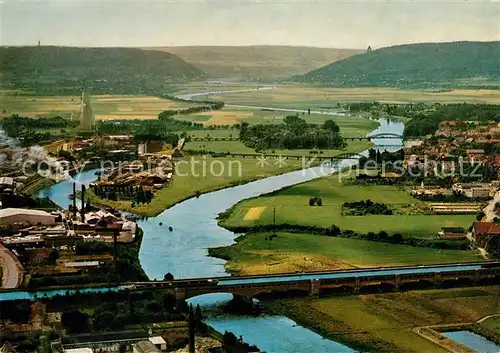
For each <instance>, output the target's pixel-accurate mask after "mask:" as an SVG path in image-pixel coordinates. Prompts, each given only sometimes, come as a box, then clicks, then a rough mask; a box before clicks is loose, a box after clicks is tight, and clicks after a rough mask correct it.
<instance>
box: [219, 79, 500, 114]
mask: <svg viewBox="0 0 500 353" xmlns="http://www.w3.org/2000/svg"><path fill="white" fill-rule="evenodd" d="M210 98H212V99H215V100H222V101H224V102H225V103H226V104H241V105H256V106H268V107H275V108H283V107H286V108H302V109H307V108H314V109H326V108H330V109H335V108H336V107H337V103H343V102H373V101H378V102H383V103H395V104H398V103H409V102H440V103H463V102H469V103H490V104H496V103H497V102H498V100H499V99H500V91H499V90H474V89H470V90H466V89H457V90H450V91H440V92H437V91H436V92H435V91H432V90H403V89H397V88H382V87H366V88H325V87H315V86H304V85H281V86H278V87H277V89H275V90H261V91H256V92H240V93H226V94H222V95H213V96H210Z"/></svg>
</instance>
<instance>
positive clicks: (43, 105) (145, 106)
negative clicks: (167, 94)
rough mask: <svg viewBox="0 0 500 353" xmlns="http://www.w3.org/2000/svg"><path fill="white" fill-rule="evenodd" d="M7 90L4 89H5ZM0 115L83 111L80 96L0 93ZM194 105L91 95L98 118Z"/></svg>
mask: <svg viewBox="0 0 500 353" xmlns="http://www.w3.org/2000/svg"><path fill="white" fill-rule="evenodd" d="M4 93H5V92H4ZM0 102H1V108H2V111H1V112H0V117H7V116H10V115H12V114H18V115H20V116H27V117H31V116H62V117H71V116H72V114H78V113H79V111H80V97H79V96H47V97H42V96H25V95H12V94H10V95H6V94H4V95H0ZM190 106H193V104H191V103H184V102H178V101H173V100H168V99H163V98H158V97H152V96H139V95H137V96H134V95H96V96H92V109H93V111H94V114H95V115H96V119H103V120H104V119H157V118H158V113H160V112H162V111H164V110H167V109H180V108H188V107H190Z"/></svg>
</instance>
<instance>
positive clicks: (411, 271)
mask: <svg viewBox="0 0 500 353" xmlns="http://www.w3.org/2000/svg"><path fill="white" fill-rule="evenodd" d="M444 282H447V283H448V282H449V283H450V285H451V286H463V285H473V284H480V283H497V282H500V262H498V261H496V262H495V261H490V262H476V263H458V264H441V265H430V266H405V267H384V268H366V269H356V270H341V271H329V272H307V273H295V274H279V275H264V276H241V277H218V278H192V279H183V280H173V281H153V282H137V283H134V284H131V285H127V286H123V287H122V289H127V290H145V289H148V290H154V289H169V290H171V291H172V293H173V294H175V297H176V299H177V301H179V302H180V301H184V300H186V299H188V298H191V297H195V296H198V295H203V294H209V293H232V294H233V295H235V296H236V297H240V298H241V299H243V300H244V301H245V302H251V301H252V298H255V297H259V296H261V295H264V294H269V293H284V292H289V293H298V294H299V293H303V294H306V293H308V294H309V295H319V294H321V293H322V292H324V291H328V290H331V289H338V288H342V287H343V288H345V289H347V290H351V291H352V292H354V293H356V292H359V291H360V290H361V289H362V288H363V287H366V286H390V287H391V288H392V289H401V287H402V286H405V285H408V284H412V283H430V284H434V285H437V284H442V283H444Z"/></svg>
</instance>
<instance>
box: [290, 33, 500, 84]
mask: <svg viewBox="0 0 500 353" xmlns="http://www.w3.org/2000/svg"><path fill="white" fill-rule="evenodd" d="M294 80H295V81H300V82H307V83H318V84H326V85H329V86H339V87H342V86H346V87H356V86H391V87H436V86H442V87H446V86H450V87H451V86H455V87H456V86H498V85H499V82H500V41H495V42H450V43H422V44H407V45H398V46H393V47H387V48H382V49H378V50H373V51H371V52H366V53H363V54H358V55H355V56H352V57H349V58H347V59H344V60H341V61H337V62H334V63H331V64H330V65H327V66H325V67H322V68H320V69H317V70H314V71H311V72H309V73H307V74H305V75H300V76H296V77H294Z"/></svg>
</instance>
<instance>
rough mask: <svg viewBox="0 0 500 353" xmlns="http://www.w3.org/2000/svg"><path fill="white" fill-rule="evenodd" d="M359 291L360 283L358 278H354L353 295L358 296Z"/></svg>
mask: <svg viewBox="0 0 500 353" xmlns="http://www.w3.org/2000/svg"><path fill="white" fill-rule="evenodd" d="M360 290H361V281H360V280H359V277H356V280H355V283H354V294H358V293H359V291H360Z"/></svg>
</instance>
